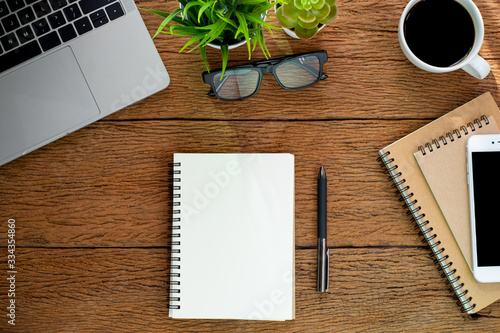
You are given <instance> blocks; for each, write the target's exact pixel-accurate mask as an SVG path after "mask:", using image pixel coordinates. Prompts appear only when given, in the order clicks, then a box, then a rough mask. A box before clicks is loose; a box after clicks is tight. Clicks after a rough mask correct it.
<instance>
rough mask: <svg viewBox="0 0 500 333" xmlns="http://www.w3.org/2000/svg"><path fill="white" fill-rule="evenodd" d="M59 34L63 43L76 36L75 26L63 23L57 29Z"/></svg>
mask: <svg viewBox="0 0 500 333" xmlns="http://www.w3.org/2000/svg"><path fill="white" fill-rule="evenodd" d="M58 31H59V36H61V39H62V41H63V43H65V42H67V41H69V40H71V39H73V38H75V37H76V36H77V34H76V31H75V28H73V26H72V25H71V24H68V25H65V26H64V27H62V28H60V29H59V30H58Z"/></svg>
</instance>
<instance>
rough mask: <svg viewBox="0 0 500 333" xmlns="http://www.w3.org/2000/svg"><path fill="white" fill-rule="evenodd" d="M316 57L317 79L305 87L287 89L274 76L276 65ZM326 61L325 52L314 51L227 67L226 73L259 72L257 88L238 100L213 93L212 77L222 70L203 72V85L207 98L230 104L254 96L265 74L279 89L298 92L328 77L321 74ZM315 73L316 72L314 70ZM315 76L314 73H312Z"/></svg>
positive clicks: (326, 55)
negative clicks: (213, 97)
mask: <svg viewBox="0 0 500 333" xmlns="http://www.w3.org/2000/svg"><path fill="white" fill-rule="evenodd" d="M311 55H312V56H316V57H317V58H318V59H319V73H318V74H319V75H318V78H317V79H316V81H314V82H312V83H310V84H308V85H305V86H301V87H296V88H289V87H285V86H284V85H283V84H282V83H281V81H280V80H279V78H278V76H277V75H276V70H275V68H276V67H277V65H280V64H281V63H283V62H284V61H286V60H290V59H293V58H299V57H303V56H311ZM326 61H328V54H327V52H326V51H325V50H321V51H314V52H305V53H299V54H291V55H286V56H281V57H275V58H269V59H264V60H258V61H254V62H251V63H248V64H244V65H237V66H231V67H227V68H226V72H227V71H230V70H234V69H245V68H249V69H252V70H255V71H257V72H259V82H258V83H257V87H256V88H255V91H254V92H253V93H252V94H251V95H249V96H245V97H242V98H238V99H226V98H222V97H220V96H219V95H218V94H217V93H216V92H215V91H216V87H215V86H214V81H213V80H214V77H215V76H216V75H217V74H220V73H221V72H222V69H217V70H214V71H211V72H210V73H209V72H207V71H205V72H203V74H202V76H203V82H204V83H207V84H209V85H210V86H211V87H212V89H211V90H210V92H209V93H208V95H209V96H216V97H217V98H218V99H220V100H222V101H229V102H232V101H242V100H244V99H247V98H250V97H252V96H254V95H255V94H256V93H257V92H258V91H259V89H260V85H261V83H262V77H263V76H264V74H267V73H272V74H273V76H274V79H275V80H276V81H277V82H278V84H279V85H280V86H281V88H283V89H286V90H300V89H305V88H309V87H311V86H313V85H315V84H316V83H318V82H319V81H320V80H324V79H326V78H327V77H328V75H326V74H324V73H323V64H324V63H325V62H326ZM305 69H306V70H307V71H311V69H308V68H305ZM314 71H316V70H314ZM314 74H316V73H314ZM222 80H224V77H222Z"/></svg>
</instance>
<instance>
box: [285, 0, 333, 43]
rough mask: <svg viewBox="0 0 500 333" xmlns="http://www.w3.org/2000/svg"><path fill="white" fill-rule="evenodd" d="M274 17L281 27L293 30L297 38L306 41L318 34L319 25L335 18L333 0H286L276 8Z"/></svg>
mask: <svg viewBox="0 0 500 333" xmlns="http://www.w3.org/2000/svg"><path fill="white" fill-rule="evenodd" d="M276 16H277V17H278V20H279V21H280V23H281V25H282V26H283V27H285V28H288V29H293V30H294V32H295V34H296V35H297V37H299V38H303V39H308V38H311V37H313V36H314V35H316V34H317V33H318V29H319V26H320V25H321V24H329V23H331V22H333V20H335V19H336V18H337V5H336V3H335V0H288V1H287V2H286V3H284V4H283V5H281V6H279V7H277V9H276Z"/></svg>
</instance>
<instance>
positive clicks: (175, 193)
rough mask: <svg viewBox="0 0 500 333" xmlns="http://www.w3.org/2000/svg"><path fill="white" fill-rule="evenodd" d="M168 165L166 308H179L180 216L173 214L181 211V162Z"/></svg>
mask: <svg viewBox="0 0 500 333" xmlns="http://www.w3.org/2000/svg"><path fill="white" fill-rule="evenodd" d="M169 167H171V168H172V171H170V172H169V174H170V175H172V180H171V184H172V186H171V188H172V204H171V206H172V218H170V219H169V222H170V226H169V229H170V230H171V231H172V233H171V238H172V241H171V242H170V243H169V246H170V253H171V258H170V282H169V297H168V300H169V302H168V308H169V309H180V308H181V306H180V301H181V297H180V293H181V289H180V285H181V281H180V277H181V275H180V272H179V270H180V269H181V265H180V261H181V257H180V253H181V249H180V245H181V242H180V241H179V240H178V239H179V238H180V237H181V232H180V230H181V218H180V217H176V216H175V215H177V214H180V213H181V209H180V206H181V202H180V200H179V199H180V198H181V194H180V193H179V191H180V189H181V185H180V182H181V178H180V176H179V175H180V174H181V170H180V169H179V168H180V167H181V163H170V164H169Z"/></svg>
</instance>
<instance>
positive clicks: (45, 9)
mask: <svg viewBox="0 0 500 333" xmlns="http://www.w3.org/2000/svg"><path fill="white" fill-rule="evenodd" d="M33 9H34V10H35V13H36V16H37V17H42V16H45V15H47V14H48V13H50V12H51V11H52V9H50V6H49V3H48V2H47V1H46V0H42V1H40V2H37V3H35V4H34V5H33Z"/></svg>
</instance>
